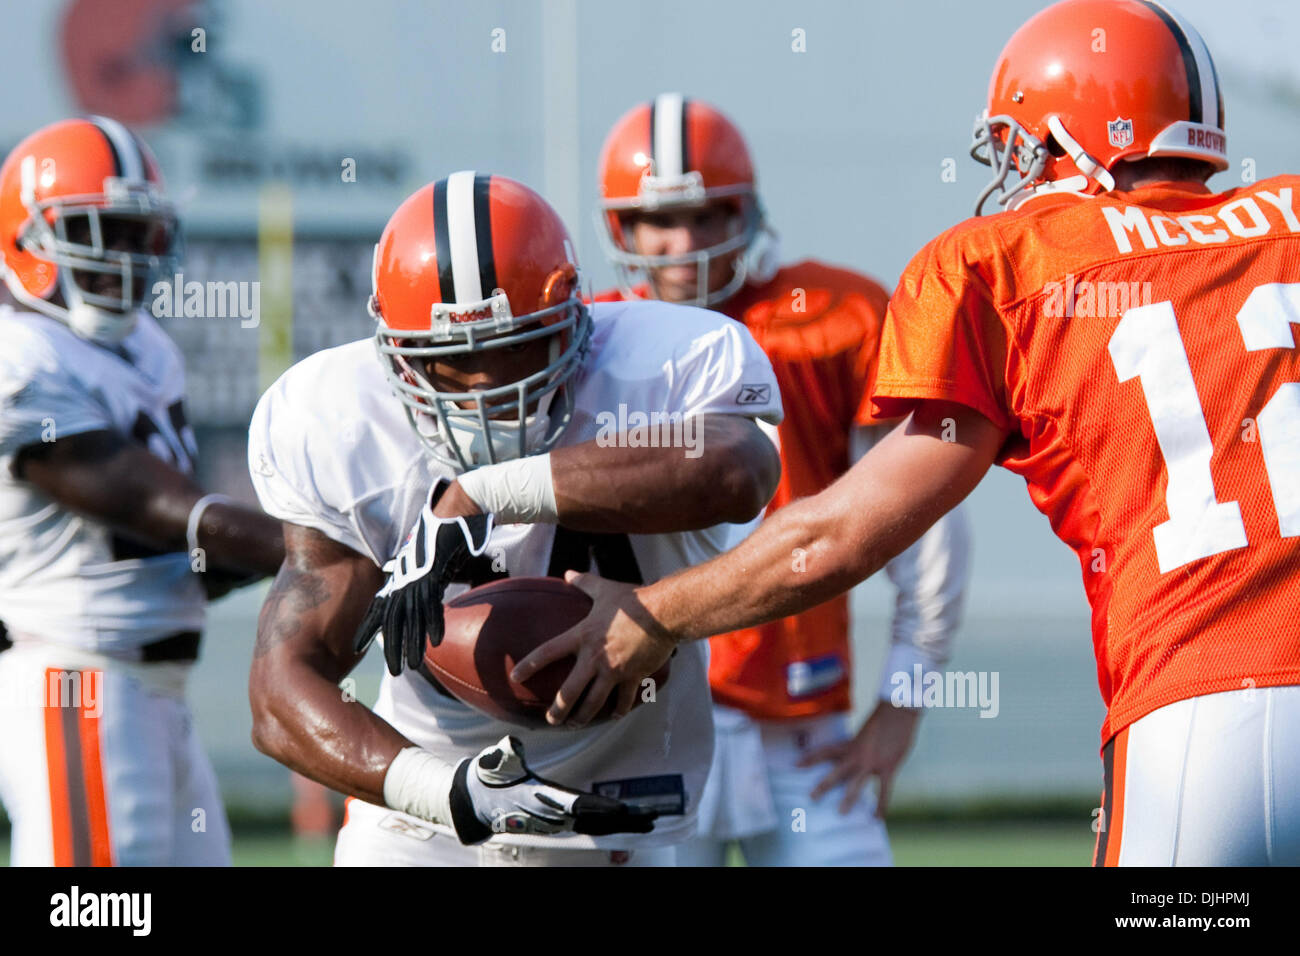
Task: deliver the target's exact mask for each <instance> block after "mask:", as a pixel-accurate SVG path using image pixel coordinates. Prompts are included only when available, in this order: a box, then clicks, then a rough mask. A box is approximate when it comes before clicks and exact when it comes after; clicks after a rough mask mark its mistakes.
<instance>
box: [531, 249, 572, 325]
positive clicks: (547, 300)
mask: <svg viewBox="0 0 1300 956" xmlns="http://www.w3.org/2000/svg"><path fill="white" fill-rule="evenodd" d="M577 285H578V270H577V268H576V267H575V266H574V265H573V263H572V262H566V263H564V264H563V265H562V266H560V267H559V268H558V269H556V270H555V271H553V272H552V273H551V274H550V275H548V276H547V277H546V282H545V283H543V285H542V297H541V301H540V302H539V303H538V309H549V308H552V307H554V306H557V305H559V304H560V303H562V302H565V301H567V300H568V299H570V298H572V297H573V294H574V292H575V291H576V289H577ZM560 318H562V317H561V316H556V317H554V318H549V319H547V320H544V321H545V322H546V324H550V323H551V322H558V321H559V320H560Z"/></svg>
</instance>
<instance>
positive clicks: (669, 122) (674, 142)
mask: <svg viewBox="0 0 1300 956" xmlns="http://www.w3.org/2000/svg"><path fill="white" fill-rule="evenodd" d="M654 141H655V154H654V157H653V159H654V164H655V165H654V174H655V175H656V176H657V177H659V178H660V179H669V178H672V177H674V176H681V175H682V174H683V173H685V172H686V169H685V168H684V167H685V163H684V161H683V158H682V94H680V93H661V94H659V95H658V96H656V97H655V128H654Z"/></svg>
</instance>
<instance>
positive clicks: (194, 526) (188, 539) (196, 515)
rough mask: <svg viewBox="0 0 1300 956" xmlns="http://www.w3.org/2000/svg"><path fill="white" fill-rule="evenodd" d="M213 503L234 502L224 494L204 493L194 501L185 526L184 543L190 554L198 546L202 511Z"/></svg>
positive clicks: (226, 503) (224, 503)
mask: <svg viewBox="0 0 1300 956" xmlns="http://www.w3.org/2000/svg"><path fill="white" fill-rule="evenodd" d="M214 504H223V505H230V504H234V502H233V501H231V499H230V498H228V497H226V496H225V495H204V496H203V497H202V498H200V499H199V500H198V501H196V502H194V507H193V508H191V509H190V520H189V521H188V522H186V526H185V543H186V544H187V545H189V553H190V554H191V555H192V554H194V552H195V551H196V550H198V547H199V522H201V521H202V520H203V512H205V511H207V510H208V505H214Z"/></svg>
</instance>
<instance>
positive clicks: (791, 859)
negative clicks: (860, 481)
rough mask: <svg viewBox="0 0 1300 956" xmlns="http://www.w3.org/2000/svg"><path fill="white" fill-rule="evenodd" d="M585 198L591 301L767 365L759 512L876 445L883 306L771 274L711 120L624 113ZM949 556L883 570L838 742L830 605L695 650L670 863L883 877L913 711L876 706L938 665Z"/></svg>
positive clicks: (815, 278)
mask: <svg viewBox="0 0 1300 956" xmlns="http://www.w3.org/2000/svg"><path fill="white" fill-rule="evenodd" d="M600 186H601V210H600V226H601V232H602V235H603V236H604V238H605V245H606V252H607V255H608V257H609V259H610V261H611V263H612V264H613V265H614V266H615V268H616V270H617V272H618V276H619V289H618V290H616V291H612V292H608V293H605V294H604V295H602V296H598V297H597V298H600V299H619V298H646V297H649V298H658V299H664V300H667V301H671V302H690V303H694V304H696V305H701V306H707V307H710V308H713V309H715V310H717V311H719V312H722V313H724V314H726V315H728V316H730V317H731V318H733V319H736V320H738V321H740V322H742V323H744V325H745V326H746V327H747V328H748V329H749V331H750V332H751V333H752V334H753V336H754V338H755V339H756V340H757V342H758V344H759V345H760V346H761V347H762V348H763V350H764V352H766V353H767V356H768V358H769V359H770V360H771V362H772V367H773V370H774V371H775V372H776V377H777V382H778V385H779V388H780V390H781V401H782V404H783V405H784V407H785V420H784V421H783V422H782V424H781V425H780V426H779V431H778V432H777V437H778V445H779V447H780V450H781V464H782V477H781V483H780V485H779V487H778V488H777V492H776V495H775V497H774V498H773V499H772V502H771V504H770V505H769V507H768V514H771V513H772V512H773V511H776V510H778V509H780V508H782V507H784V506H785V505H787V504H789V503H790V502H791V501H793V500H795V499H797V498H802V497H805V496H807V495H814V494H817V493H818V492H819V491H821V490H823V489H824V488H826V487H827V486H828V485H830V484H831V482H833V481H834V480H835V479H836V478H838V477H839V476H840V475H842V474H843V473H844V472H845V471H847V470H848V468H849V466H850V464H851V463H852V461H853V459H854V458H857V457H860V456H861V455H862V453H863V452H864V451H865V450H866V448H868V447H870V446H871V445H872V444H873V443H874V442H876V441H877V440H879V439H880V438H882V437H883V436H884V435H885V433H887V432H888V430H889V428H890V425H889V424H887V423H886V422H885V420H883V419H881V418H880V417H878V416H876V415H874V414H873V413H872V411H871V409H870V406H869V403H867V402H866V401H865V399H866V398H867V397H868V396H869V394H870V393H869V383H870V381H871V377H872V375H873V373H874V368H875V361H876V349H877V345H878V343H879V338H880V326H881V322H882V320H883V318H884V314H885V307H886V305H887V302H888V298H889V296H888V294H887V293H886V292H885V290H884V289H882V288H881V287H880V286H879V285H878V284H876V283H875V282H873V281H872V280H871V279H868V278H867V277H865V276H862V275H859V274H858V273H855V272H850V271H848V270H845V269H838V268H835V267H833V266H828V265H824V264H822V263H819V262H814V261H804V262H799V263H796V264H793V265H788V266H784V267H779V268H778V267H776V266H775V254H776V249H775V237H774V236H773V234H772V233H771V232H770V231H769V230H768V229H767V228H766V226H765V223H764V221H763V215H762V210H761V207H760V205H759V202H758V197H757V194H756V192H755V186H754V171H753V166H752V164H751V161H750V158H749V151H748V149H747V148H746V145H745V141H744V138H743V137H742V136H741V134H740V131H739V130H738V129H737V128H736V127H735V125H734V124H733V123H732V122H731V121H730V120H728V119H727V118H726V117H725V116H723V115H722V114H721V113H720V112H719V111H718V110H717V109H715V108H714V107H712V106H710V105H708V104H707V103H703V102H701V101H699V100H694V99H689V100H688V99H684V98H683V97H682V96H680V95H679V94H664V95H661V96H658V97H656V98H655V99H654V100H653V101H651V102H649V103H644V104H641V105H639V106H637V107H635V108H633V109H632V110H630V111H629V112H628V113H627V114H626V115H624V116H623V118H622V119H620V120H619V121H618V123H617V124H616V125H615V126H614V129H613V130H612V132H611V133H610V134H609V137H608V138H607V140H606V142H605V147H604V150H603V152H602V155H601V161H600ZM738 400H739V401H745V400H746V396H743V395H742V396H740V397H739V399H738ZM748 400H750V401H760V400H762V395H761V394H758V393H757V392H755V394H754V395H753V396H750V397H749V399H748ZM967 541H968V534H967V530H966V527H965V523H964V518H963V516H962V515H961V514H960V513H955V514H953V515H951V516H948V517H946V518H945V519H944V520H942V521H940V522H939V523H938V524H936V526H935V527H934V528H933V529H932V530H931V531H930V533H928V534H927V535H926V536H925V537H924V538H923V539H922V540H921V541H920V542H918V543H917V545H916V546H915V547H912V548H910V549H908V550H907V551H905V552H904V553H903V554H901V555H899V556H898V557H897V558H895V559H894V560H893V561H891V562H890V563H889V564H888V565H887V571H888V573H889V575H890V578H891V579H892V580H893V582H894V583H895V585H896V586H897V588H898V606H897V611H896V613H895V617H894V626H893V635H892V637H893V647H892V651H891V653H890V656H889V660H888V661H887V663H886V666H885V669H884V679H883V680H882V688H881V692H880V695H879V696H880V701H879V703H878V704H877V706H876V708H875V711H874V713H873V714H872V715H871V717H870V718H869V719H868V720H867V721H866V723H865V724H864V725H863V727H862V728H861V730H860V731H859V732H858V733H857V734H856V735H855V736H853V735H850V734H849V732H848V727H847V722H846V716H847V713H846V712H847V711H848V710H849V709H850V707H851V706H852V698H851V694H850V674H851V672H852V663H851V654H850V642H849V604H848V596H847V595H845V594H838V595H834V596H832V597H830V599H829V600H827V601H826V602H825V603H823V604H819V605H817V606H815V607H811V608H808V609H807V610H805V611H803V612H802V613H800V614H797V615H793V616H790V617H785V618H781V619H779V620H775V621H771V622H769V623H766V624H762V625H759V626H755V627H750V628H745V629H743V630H737V631H735V632H733V633H730V634H721V635H719V636H717V637H715V638H714V639H713V640H712V642H711V643H712V648H711V651H712V653H711V662H710V667H709V683H710V685H711V687H712V690H713V699H714V701H715V704H716V705H717V706H716V708H715V715H714V723H715V726H716V729H717V745H716V747H715V750H714V760H713V767H712V769H711V771H710V782H709V784H708V787H707V789H706V791H705V794H704V797H703V800H702V803H701V817H700V837H699V839H697V840H696V841H695V842H694V843H693V844H691V845H689V848H687V849H682V848H679V851H678V862H679V864H683V863H695V864H698V865H709V864H721V862H722V861H723V859H724V857H725V851H726V845H727V843H728V842H729V841H731V840H733V839H738V840H739V841H740V846H741V849H742V851H743V853H744V855H745V858H746V860H747V861H748V862H749V863H750V864H751V865H773V864H796V865H809V864H821V865H833V864H851V865H864V864H870V863H888V862H889V861H890V853H889V843H888V839H887V837H886V833H885V827H884V824H883V822H882V817H883V812H884V809H885V804H886V802H887V800H888V792H889V786H890V783H891V781H892V778H893V776H894V774H895V772H896V771H897V769H898V766H899V764H900V763H901V762H902V760H903V757H904V756H905V755H906V753H907V750H908V748H909V747H910V745H911V742H912V738H913V736H914V733H915V729H916V720H917V717H918V715H919V713H920V712H919V710H916V709H912V708H900V707H895V706H894V705H893V704H892V703H891V701H890V695H891V693H892V691H893V688H894V686H895V683H894V682H893V681H892V679H891V676H892V675H894V674H896V673H906V674H909V675H910V674H912V673H913V667H914V666H920V667H922V668H923V669H924V670H927V671H929V670H933V669H934V668H937V667H940V666H942V664H943V663H944V662H945V661H946V660H947V658H948V656H949V650H950V643H951V638H952V634H953V632H954V631H955V629H956V626H957V622H958V618H959V617H960V613H961V603H962V597H963V589H964V586H965V583H966V578H967V566H968V560H967V552H968V545H967ZM788 560H789V561H792V562H794V563H799V562H801V561H802V560H804V558H803V557H801V556H800V554H799V553H797V552H796V553H795V554H793V555H791V556H788ZM827 761H829V762H830V763H831V767H830V769H829V770H828V769H827V767H826V762H827ZM871 776H878V777H879V778H880V789H881V798H880V800H879V804H878V809H879V811H880V812H879V814H878V813H877V812H876V810H877V805H876V804H875V801H874V798H873V797H872V795H871V794H870V793H869V792H868V793H866V794H865V795H862V792H863V788H864V785H865V784H866V782H867V780H868V779H869V778H870V777H871ZM810 795H812V796H814V797H816V798H820V799H814V800H810V799H809V798H810ZM860 796H861V799H859V797H860ZM796 808H799V809H801V810H802V811H803V814H804V821H803V822H804V824H805V826H804V828H802V829H798V830H794V829H792V828H791V827H790V825H789V822H790V820H791V814H792V812H794V811H795V809H796Z"/></svg>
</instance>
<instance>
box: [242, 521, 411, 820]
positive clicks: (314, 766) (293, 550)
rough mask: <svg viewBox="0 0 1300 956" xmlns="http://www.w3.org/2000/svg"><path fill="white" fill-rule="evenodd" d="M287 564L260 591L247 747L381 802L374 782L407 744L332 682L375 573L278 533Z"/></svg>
mask: <svg viewBox="0 0 1300 956" xmlns="http://www.w3.org/2000/svg"><path fill="white" fill-rule="evenodd" d="M285 545H286V550H287V552H288V557H287V558H286V560H285V563H284V566H283V567H282V568H281V569H280V571H279V573H278V574H277V575H276V577H275V580H274V581H273V582H272V584H271V589H270V591H269V592H267V596H266V603H265V604H264V605H263V606H262V613H261V615H260V616H259V618H258V622H257V644H256V646H255V648H254V651H253V664H252V669H251V670H250V672H249V682H248V689H249V701H250V703H251V705H252V710H253V742H254V744H255V745H256V746H257V748H258V749H259V750H261V751H262V752H263V753H265V754H268V755H269V756H271V757H274V758H275V759H276V760H279V761H280V762H281V763H284V764H286V765H288V766H290V767H292V768H293V769H295V770H297V771H298V772H299V773H301V774H303V775H304V776H307V777H310V778H311V779H313V780H318V781H320V782H321V783H324V784H326V785H327V786H329V787H331V788H333V789H335V790H338V791H340V792H342V793H350V794H353V795H355V796H357V797H360V798H362V799H364V800H369V801H372V802H377V803H382V802H383V785H384V773H385V772H386V770H387V768H388V765H389V764H390V763H391V762H392V759H393V757H394V756H396V754H397V753H398V751H400V750H401V749H402V748H403V747H407V746H410V743H409V742H408V741H407V740H406V739H405V738H404V737H403V736H402V735H401V734H399V733H398V732H397V731H396V730H394V729H393V728H392V727H391V726H390V725H389V724H388V723H387V722H385V721H384V720H382V719H381V718H380V717H378V716H376V715H375V714H374V712H372V711H371V710H370V709H369V708H368V707H366V706H365V705H364V704H362V703H360V702H358V701H357V700H355V699H354V698H355V695H354V694H352V693H350V692H348V691H347V689H346V688H344V687H340V686H339V682H340V681H342V680H343V678H344V677H346V676H347V675H348V674H349V673H350V672H351V671H352V669H353V668H354V667H355V666H356V664H357V663H358V661H359V660H360V658H359V657H358V656H357V655H356V654H355V653H354V652H353V650H352V641H353V634H354V633H355V630H356V627H357V625H358V624H359V623H360V621H361V618H362V616H363V615H364V613H365V609H366V605H367V604H368V603H369V600H370V596H371V595H372V594H374V592H375V590H376V589H377V588H378V587H379V585H380V583H382V581H383V573H382V572H381V571H380V570H379V568H377V567H376V566H375V565H374V564H372V563H371V562H370V561H369V560H367V559H365V558H363V557H362V556H360V555H358V554H356V553H354V552H352V551H350V550H349V549H346V548H344V547H343V546H342V545H339V544H336V543H334V542H332V541H330V540H329V539H327V538H325V536H324V535H321V534H320V533H319V532H315V531H309V530H307V529H304V528H299V527H297V526H295V525H285Z"/></svg>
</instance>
